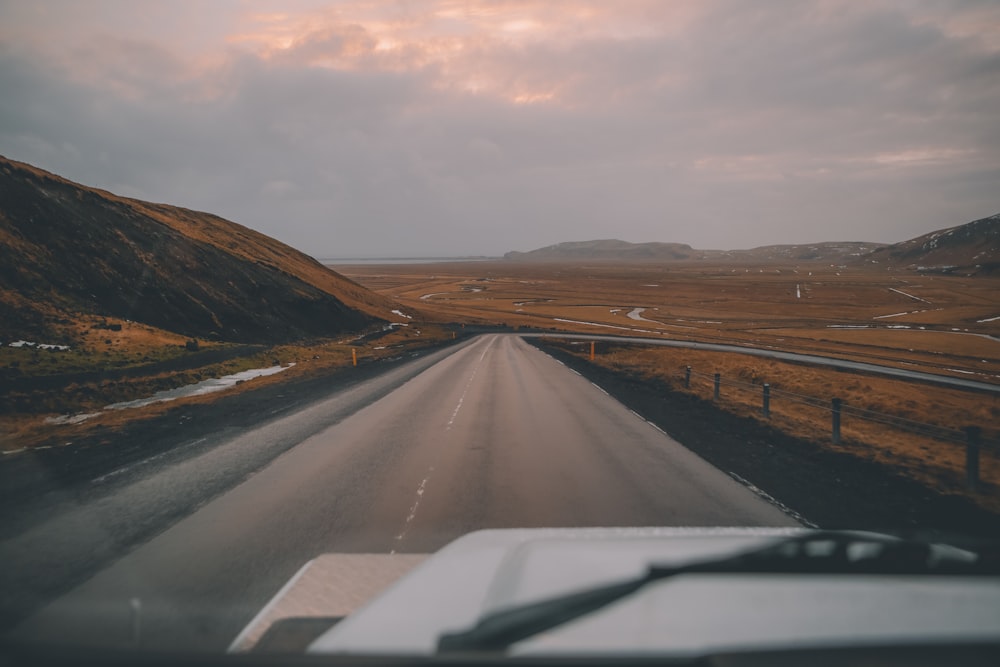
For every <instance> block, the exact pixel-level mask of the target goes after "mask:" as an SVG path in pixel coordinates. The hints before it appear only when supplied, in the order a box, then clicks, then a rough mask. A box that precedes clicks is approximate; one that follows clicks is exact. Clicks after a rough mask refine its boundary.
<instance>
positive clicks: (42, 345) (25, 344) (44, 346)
mask: <svg viewBox="0 0 1000 667" xmlns="http://www.w3.org/2000/svg"><path fill="white" fill-rule="evenodd" d="M7 347H33V348H36V349H39V350H63V351H65V350H68V349H70V347H69V345H51V344H49V343H33V342H32V341H30V340H15V341H14V342H13V343H8V344H7Z"/></svg>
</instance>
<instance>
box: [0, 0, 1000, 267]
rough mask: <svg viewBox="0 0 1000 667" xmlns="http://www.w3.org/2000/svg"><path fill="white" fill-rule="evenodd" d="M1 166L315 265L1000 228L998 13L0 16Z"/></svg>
mask: <svg viewBox="0 0 1000 667" xmlns="http://www.w3.org/2000/svg"><path fill="white" fill-rule="evenodd" d="M0 89H2V90H4V91H5V94H4V95H2V96H0V154H3V155H5V156H7V157H9V158H12V159H15V160H21V161H25V162H29V163H31V164H35V165H37V166H39V167H41V168H43V169H48V170H50V171H53V172H55V173H57V174H59V175H62V176H65V177H67V178H70V179H73V180H76V181H79V182H82V183H84V184H87V185H92V186H96V187H101V188H105V189H108V190H111V191H113V192H116V193H119V194H122V195H126V196H132V197H139V198H143V199H148V200H153V201H160V202H166V203H170V204H175V205H179V206H185V207H189V208H195V209H200V210H206V211H210V212H212V213H216V214H218V215H221V216H223V217H226V218H229V219H231V220H233V221H235V222H239V223H241V224H244V225H247V226H249V227H252V228H254V229H257V230H260V231H262V232H264V233H266V234H268V235H271V236H274V237H275V238H278V239H279V240H282V241H284V242H286V243H289V244H291V245H293V246H295V247H297V248H300V249H302V250H304V251H306V252H308V253H310V254H312V255H314V256H317V257H365V256H371V257H376V256H377V257H388V256H410V257H415V256H447V255H467V256H472V255H491V256H495V255H500V254H503V253H504V252H506V251H508V250H529V249H532V248H536V247H541V246H544V245H549V244H552V243H558V242H562V241H578V240H589V239H598V238H620V239H622V240H626V241H632V242H641V241H665V242H678V243H688V244H690V245H692V246H694V247H696V248H728V249H736V248H749V247H754V246H760V245H770V244H777V243H809V242H820V241H871V242H894V241H902V240H905V239H908V238H912V237H914V236H918V235H920V234H923V233H926V232H929V231H932V230H935V229H940V228H943V227H949V226H953V225H957V224H961V223H964V222H968V221H970V220H973V219H976V218H980V217H984V216H987V215H992V214H994V213H997V212H998V211H1000V195H998V194H997V193H998V192H1000V120H998V118H1000V116H998V114H997V113H996V110H997V109H998V108H1000V4H998V3H995V2H991V1H989V0H953V1H949V0H928V1H927V2H921V3H913V2H909V1H907V0H872V1H871V2H865V3H857V2H852V1H850V0H814V1H809V2H807V1H801V2H799V1H794V2H793V1H784V0H776V1H775V2H768V3H754V2H736V1H728V0H705V1H701V2H682V1H673V2H668V1H662V0H631V1H629V0H625V1H623V2H614V3H609V2H604V1H602V0H589V1H580V2H565V3H563V2H558V3H553V2H545V1H543V0H497V1H495V2H466V1H462V0H428V1H425V2H404V3H399V2H378V1H374V0H344V1H339V2H337V1H334V2H327V1H321V0H293V1H289V2H281V3H277V2H265V1H262V0H215V1H213V2H209V3H205V2H198V1H195V0H172V1H170V2H167V1H162V2H161V1H148V2H142V3H134V2H129V1H127V0H77V1H74V2H65V1H59V0H24V1H12V0H8V1H6V2H0Z"/></svg>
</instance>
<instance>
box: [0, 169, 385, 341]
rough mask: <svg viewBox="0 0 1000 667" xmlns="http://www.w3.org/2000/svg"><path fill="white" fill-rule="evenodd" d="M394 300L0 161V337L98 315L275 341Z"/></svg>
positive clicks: (242, 240) (345, 322)
mask: <svg viewBox="0 0 1000 667" xmlns="http://www.w3.org/2000/svg"><path fill="white" fill-rule="evenodd" d="M394 307H395V306H394V305H393V304H392V302H391V301H389V300H388V299H386V298H384V297H382V296H379V295H377V294H375V293H373V292H370V291H369V290H367V289H365V288H363V287H361V286H360V285H358V284H357V283H354V282H352V281H350V280H348V279H347V278H345V277H343V276H341V275H339V274H337V273H335V272H334V271H332V270H330V269H328V268H326V267H324V266H323V265H321V264H320V263H319V262H317V261H316V260H314V259H312V258H311V257H308V256H307V255H305V254H303V253H301V252H299V251H297V250H295V249H294V248H291V247H289V246H287V245H284V244H282V243H280V242H278V241H275V240H274V239H272V238H269V237H267V236H265V235H263V234H260V233H258V232H255V231H253V230H251V229H248V228H246V227H243V226H242V225H238V224H236V223H233V222H230V221H228V220H224V219H222V218H220V217H218V216H215V215H211V214H208V213H200V212H197V211H191V210H188V209H184V208H178V207H174V206H167V205H164V204H153V203H149V202H144V201H139V200H135V199H129V198H125V197H119V196H116V195H114V194H111V193H109V192H105V191H103V190H97V189H94V188H89V187H86V186H82V185H79V184H77V183H73V182H71V181H68V180H66V179H63V178H60V177H58V176H55V175H53V174H50V173H48V172H45V171H43V170H41V169H37V168H35V167H32V166H30V165H27V164H24V163H20V162H15V161H13V160H9V159H6V158H4V157H2V156H0V340H12V339H17V338H28V339H32V340H40V339H45V340H46V341H48V342H53V341H57V340H65V338H66V336H69V335H71V334H70V333H68V332H70V331H71V327H70V325H71V324H72V323H73V322H74V320H76V319H77V318H79V317H81V316H91V317H92V316H98V317H110V318H119V319H123V320H131V321H135V322H141V323H144V324H148V325H151V326H153V327H157V328H159V329H163V330H166V331H169V332H174V333H178V334H181V335H184V336H191V337H197V338H204V339H210V340H224V341H233V342H244V343H251V342H252V343H277V342H286V341H292V340H298V339H303V338H309V337H321V336H330V335H334V334H337V333H340V332H345V331H357V330H361V329H364V328H366V327H370V326H374V325H378V324H379V323H381V322H383V321H384V320H386V319H390V318H392V315H391V314H390V313H391V310H392V309H393V308H394Z"/></svg>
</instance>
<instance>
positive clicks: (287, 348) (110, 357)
mask: <svg viewBox="0 0 1000 667" xmlns="http://www.w3.org/2000/svg"><path fill="white" fill-rule="evenodd" d="M105 323H110V324H122V329H121V330H120V331H111V330H106V329H96V330H90V329H87V327H86V326H85V325H84V324H82V323H81V324H80V327H81V329H87V331H86V332H85V333H82V334H81V336H82V338H81V340H84V341H85V342H84V343H83V344H82V345H79V346H78V347H76V348H74V349H73V350H70V351H65V352H54V351H53V352H50V351H48V350H30V349H23V348H22V349H16V348H15V349H12V348H10V347H0V367H2V366H7V365H8V364H9V363H10V362H11V361H12V360H13V361H19V362H23V364H22V366H21V368H23V369H25V370H26V372H27V373H31V374H33V375H48V374H53V375H54V374H58V373H67V372H79V371H90V370H94V369H97V368H102V367H107V368H127V367H130V366H141V365H142V364H144V363H149V362H150V361H164V360H170V359H176V358H178V357H183V355H185V354H187V352H186V351H185V350H184V343H185V342H186V340H187V339H185V338H183V337H180V336H176V335H174V334H170V333H168V332H163V331H160V330H158V329H154V328H152V327H148V326H145V325H139V324H136V323H128V322H125V321H118V320H112V319H110V318H108V319H107V320H106V321H105V320H104V319H102V321H101V324H105ZM452 336H453V334H452V333H451V332H450V331H448V330H445V329H444V328H442V327H441V326H440V325H437V324H433V323H428V324H416V325H411V326H408V327H399V328H396V329H394V330H393V331H392V332H390V333H388V334H386V335H384V336H380V337H377V338H375V339H373V340H370V341H358V340H356V338H357V336H356V335H345V336H343V337H341V338H336V339H330V340H323V341H314V342H312V343H308V344H299V345H279V346H273V347H268V348H266V349H262V350H260V351H258V352H255V353H251V354H246V355H240V356H238V357H236V358H233V359H230V360H227V361H223V362H219V363H212V364H207V365H203V366H198V367H194V368H186V369H184V370H178V371H169V372H162V373H152V374H142V375H141V376H138V377H134V378H122V379H118V380H104V381H100V382H84V383H73V384H70V385H69V386H67V387H65V388H62V389H60V390H58V391H51V390H38V391H35V392H28V393H26V395H25V396H17V395H12V396H9V397H8V398H9V399H10V401H11V402H12V403H13V402H14V401H15V400H16V399H19V398H20V399H24V400H22V401H20V402H21V403H23V404H28V405H30V406H32V409H31V410H30V412H29V411H6V412H5V413H3V414H0V451H16V450H20V449H23V448H26V447H35V446H41V445H51V444H53V443H55V444H62V443H64V442H69V441H72V440H73V439H75V438H78V437H81V436H83V435H86V434H87V433H89V432H92V431H94V430H96V429H108V428H110V429H114V428H116V427H119V426H121V425H123V424H125V423H126V422H129V421H133V420H137V419H145V418H148V417H152V416H155V415H158V414H162V413H163V412H165V411H168V410H173V409H176V408H178V407H183V406H185V405H190V404H194V403H209V402H211V401H215V400H217V399H218V398H220V397H221V396H225V395H232V394H234V393H239V392H242V391H248V390H251V389H256V388H259V387H263V386H267V385H270V384H277V383H282V382H288V381H289V380H295V379H299V378H305V377H311V376H316V375H319V374H322V373H326V372H330V371H333V370H337V369H344V368H347V367H349V366H351V365H352V364H353V363H354V362H353V355H352V352H353V353H354V355H356V357H357V360H358V363H359V364H364V363H367V362H370V361H373V360H378V359H385V358H388V357H393V356H395V355H398V354H400V353H402V352H405V351H410V350H415V349H419V348H421V347H426V346H428V345H434V344H438V343H441V342H442V341H445V340H448V339H451V338H452ZM109 340H110V341H111V342H110V343H108V342H107V341H109ZM199 345H200V346H202V347H207V348H212V347H221V346H224V345H225V344H212V343H206V342H204V341H199ZM32 357H35V360H34V361H32ZM276 363H277V364H280V365H283V366H289V368H288V369H287V370H285V371H283V372H281V373H277V374H275V375H269V376H263V377H258V378H254V379H252V380H248V381H246V382H242V383H240V384H238V385H236V386H233V387H230V388H228V389H225V390H223V391H220V392H216V393H212V394H205V395H202V396H192V397H188V398H181V399H177V400H173V401H168V402H162V403H154V404H152V405H147V406H144V407H141V408H130V409H127V410H104V409H103V408H104V406H106V405H108V404H110V403H114V402H118V401H127V400H132V399H136V398H145V397H148V396H152V395H153V394H155V393H156V392H158V391H161V390H164V389H173V388H176V387H181V386H185V385H189V384H194V383H196V382H200V381H202V380H205V379H208V378H217V377H222V376H225V375H230V374H234V373H238V372H240V371H244V370H248V369H253V368H266V367H270V366H274V365H275V364H276ZM292 364H294V365H292ZM95 413H96V416H93V417H90V418H88V419H86V420H85V421H83V422H81V423H52V419H54V418H59V417H63V416H72V415H78V414H95Z"/></svg>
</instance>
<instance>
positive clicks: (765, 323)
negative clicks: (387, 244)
mask: <svg viewBox="0 0 1000 667" xmlns="http://www.w3.org/2000/svg"><path fill="white" fill-rule="evenodd" d="M335 268H336V269H337V270H338V271H340V272H341V273H343V274H345V275H347V276H348V277H350V278H352V279H354V280H356V281H358V282H360V283H361V284H363V285H365V286H366V287H369V288H372V289H374V290H376V291H378V292H381V293H382V294H384V295H386V296H389V297H391V298H393V299H396V300H397V301H399V302H400V303H403V304H404V305H406V306H408V307H409V308H410V309H411V310H414V311H418V312H419V313H420V314H421V315H422V316H423V317H424V318H425V319H428V320H433V321H464V322H471V323H482V324H489V323H503V324H507V325H509V326H513V327H517V326H527V327H538V328H544V329H561V330H565V331H575V332H583V333H605V334H619V335H629V336H648V337H664V338H674V339H678V340H693V341H705V342H722V343H733V344H746V345H752V346H755V347H764V348H774V349H782V350H788V351H793V352H811V353H819V354H825V355H828V356H837V357H841V358H850V359H856V360H859V361H869V362H874V363H879V364H884V365H890V366H897V367H903V368H918V369H921V370H927V371H930V372H934V373H939V374H943V375H952V376H954V377H965V378H970V379H976V380H980V381H984V382H990V383H995V384H1000V278H997V277H975V278H965V277H959V276H944V275H928V276H922V275H917V274H913V273H910V272H905V271H897V272H890V271H886V270H880V269H878V268H875V267H870V268H843V267H837V266H813V265H809V264H803V265H795V264H787V265H768V266H764V265H754V266H740V267H729V266H717V265H707V264H701V263H697V262H686V263H685V262H677V263H672V264H640V263H633V264H614V263H607V262H592V263H588V264H580V265H577V264H572V263H528V262H524V263H519V262H507V261H502V260H498V261H481V262H455V263H439V264H411V265H402V264H400V265H356V266H337V267H335ZM636 309H640V310H636ZM994 318H995V319H994ZM987 320H992V321H987ZM991 336H992V337H991Z"/></svg>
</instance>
